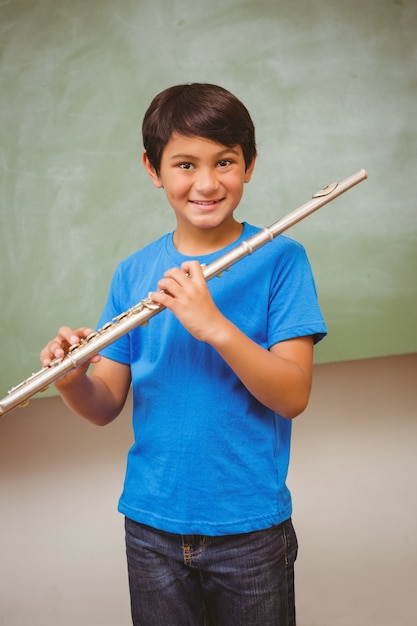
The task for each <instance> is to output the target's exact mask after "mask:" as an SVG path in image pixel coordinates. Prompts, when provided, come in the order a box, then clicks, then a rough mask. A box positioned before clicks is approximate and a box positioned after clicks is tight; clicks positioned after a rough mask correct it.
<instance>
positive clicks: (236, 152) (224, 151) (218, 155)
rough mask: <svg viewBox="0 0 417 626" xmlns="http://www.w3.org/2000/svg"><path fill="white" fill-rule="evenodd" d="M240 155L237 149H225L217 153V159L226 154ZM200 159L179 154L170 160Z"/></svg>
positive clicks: (192, 155)
mask: <svg viewBox="0 0 417 626" xmlns="http://www.w3.org/2000/svg"><path fill="white" fill-rule="evenodd" d="M230 153H233V154H236V155H238V154H239V151H238V150H236V149H235V148H225V149H224V150H220V151H219V152H217V153H216V158H221V157H222V156H224V155H226V154H230ZM196 158H198V157H197V156H196V155H195V154H185V153H181V152H180V153H178V154H173V155H172V156H171V157H170V159H171V160H175V159H185V160H190V161H191V160H193V159H196Z"/></svg>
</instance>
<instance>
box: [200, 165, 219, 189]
mask: <svg viewBox="0 0 417 626" xmlns="http://www.w3.org/2000/svg"><path fill="white" fill-rule="evenodd" d="M194 186H195V188H196V191H199V192H200V193H204V194H210V193H212V192H213V191H215V190H216V189H217V187H218V180H217V176H216V172H215V171H214V170H212V169H208V168H207V169H206V168H204V169H200V170H199V172H198V175H197V177H196V180H195V183H194Z"/></svg>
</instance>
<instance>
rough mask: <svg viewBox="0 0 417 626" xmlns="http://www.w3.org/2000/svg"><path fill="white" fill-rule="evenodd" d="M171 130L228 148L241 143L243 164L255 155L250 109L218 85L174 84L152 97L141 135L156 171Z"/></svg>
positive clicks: (253, 130) (246, 163)
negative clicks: (209, 140) (208, 140)
mask: <svg viewBox="0 0 417 626" xmlns="http://www.w3.org/2000/svg"><path fill="white" fill-rule="evenodd" d="M173 133H178V134H180V135H187V136H189V137H204V138H205V139H211V140H212V141H216V142H217V143H220V144H222V145H224V146H227V147H229V148H231V147H232V146H237V145H240V146H241V147H242V151H243V156H244V159H245V165H246V168H248V167H249V165H250V164H251V162H252V160H253V158H254V157H255V156H256V142H255V128H254V125H253V122H252V119H251V117H250V115H249V111H248V110H247V108H246V107H245V106H244V105H243V104H242V102H241V101H240V100H239V99H238V98H237V97H236V96H234V95H233V94H232V93H230V92H229V91H227V90H226V89H223V87H219V86H217V85H210V84H207V83H190V84H185V85H176V86H174V87H169V88H168V89H165V90H164V91H162V92H161V93H159V94H158V95H157V96H155V98H154V99H153V100H152V102H151V104H150V105H149V108H148V110H147V111H146V113H145V116H144V118H143V124H142V137H143V145H144V148H145V150H146V153H147V156H148V159H149V161H150V162H151V163H152V165H153V167H154V168H155V170H156V171H157V173H159V169H160V165H161V158H162V152H163V150H164V148H165V146H166V144H167V143H168V142H169V140H170V138H171V136H172V134H173Z"/></svg>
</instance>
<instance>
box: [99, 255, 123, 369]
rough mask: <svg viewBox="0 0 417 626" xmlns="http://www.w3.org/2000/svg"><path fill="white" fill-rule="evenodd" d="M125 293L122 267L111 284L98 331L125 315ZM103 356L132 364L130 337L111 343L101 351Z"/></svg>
mask: <svg viewBox="0 0 417 626" xmlns="http://www.w3.org/2000/svg"><path fill="white" fill-rule="evenodd" d="M123 293H124V281H123V271H122V268H121V265H119V267H118V268H117V269H116V271H115V273H114V275H113V278H112V281H111V283H110V288H109V293H108V296H107V301H106V304H105V306H104V309H103V312H102V314H101V317H100V319H99V321H98V324H97V329H100V328H102V327H103V326H104V325H105V324H107V323H108V322H111V321H114V319H115V318H116V317H117V316H118V315H120V314H121V313H123V312H124V311H125V310H126V308H127V304H126V303H125V302H123ZM100 354H101V355H102V356H105V357H106V358H108V359H112V360H113V361H117V362H119V363H124V364H125V365H129V364H130V341H129V335H128V334H126V335H123V336H122V337H120V338H119V339H117V340H116V341H115V342H113V343H111V344H110V345H109V346H107V347H106V348H103V350H101V351H100Z"/></svg>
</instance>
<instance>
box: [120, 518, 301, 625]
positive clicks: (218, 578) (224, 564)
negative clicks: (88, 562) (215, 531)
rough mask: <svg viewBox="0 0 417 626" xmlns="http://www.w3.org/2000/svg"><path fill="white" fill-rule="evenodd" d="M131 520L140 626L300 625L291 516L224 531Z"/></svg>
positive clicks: (131, 567) (129, 541) (135, 612)
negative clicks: (179, 530)
mask: <svg viewBox="0 0 417 626" xmlns="http://www.w3.org/2000/svg"><path fill="white" fill-rule="evenodd" d="M125 525H126V553H127V563H128V573H129V585H130V596H131V606H132V619H133V624H134V626H209V625H210V626H295V606H294V562H295V559H296V556H297V538H296V535H295V532H294V529H293V526H292V523H291V520H288V521H286V522H283V523H282V524H279V525H277V526H274V527H272V528H269V529H267V530H262V531H257V532H252V533H247V534H242V535H229V536H224V537H205V536H201V535H176V534H171V533H166V532H162V531H159V530H155V529H153V528H150V527H148V526H144V525H143V524H138V523H136V522H133V521H132V520H130V519H126V524H125Z"/></svg>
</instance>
